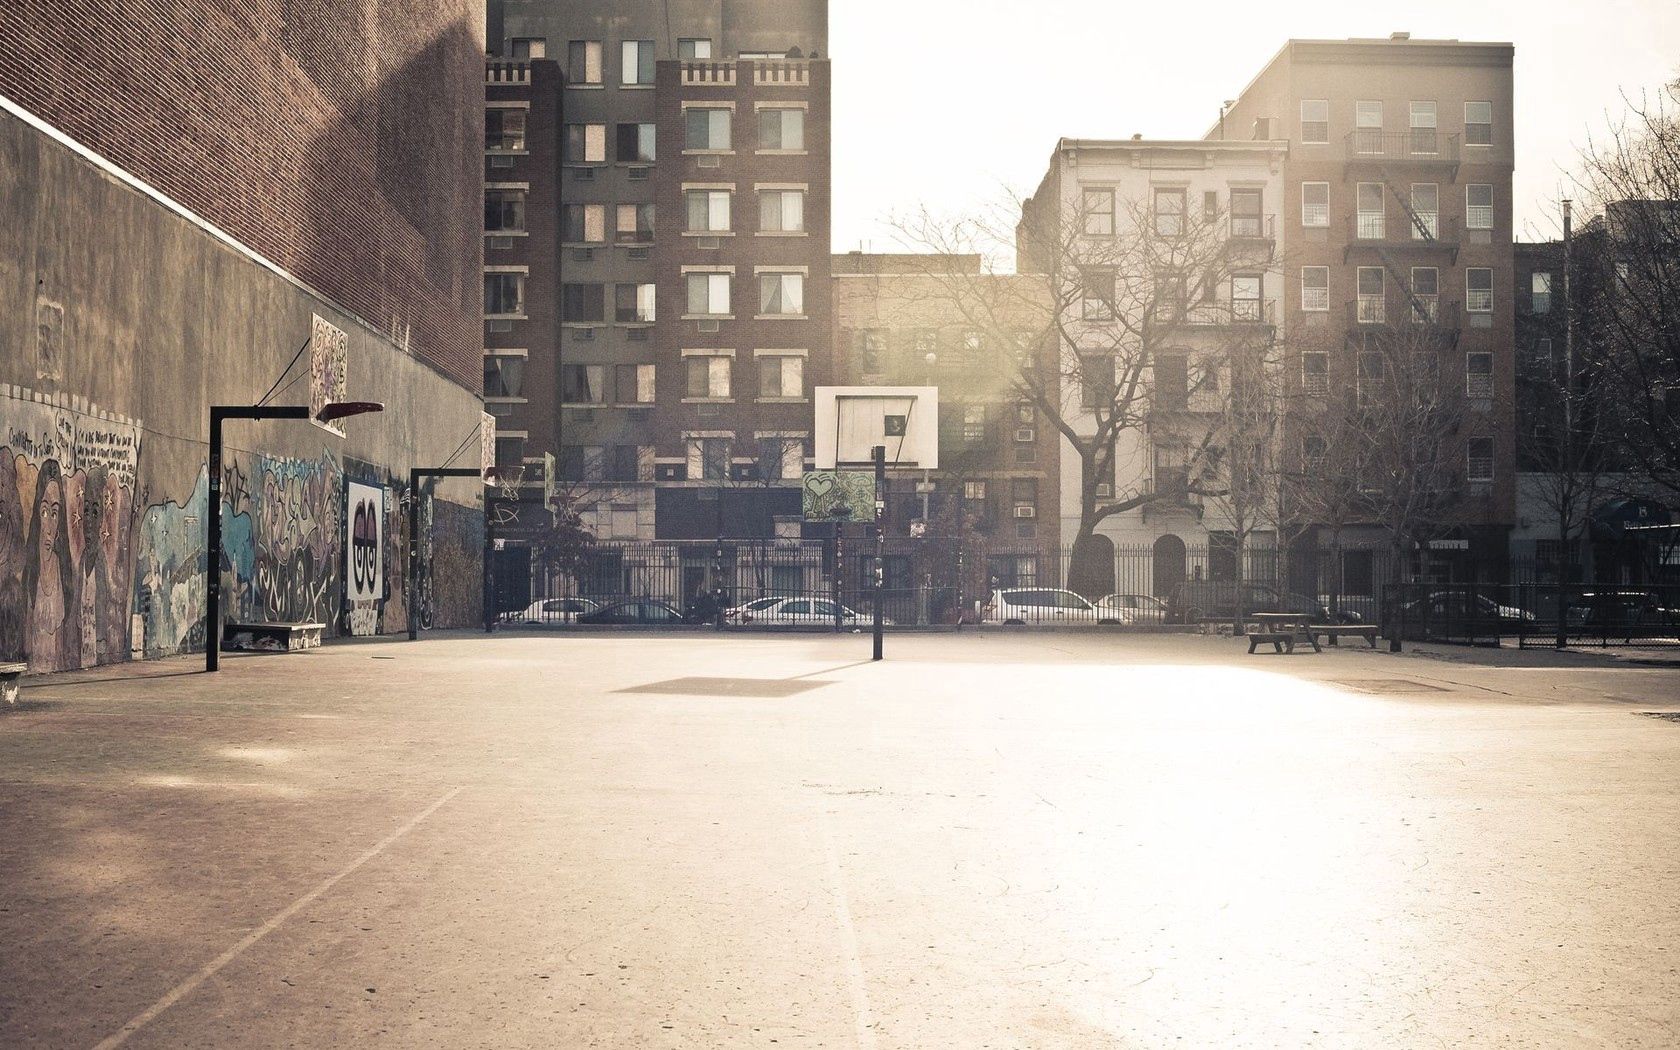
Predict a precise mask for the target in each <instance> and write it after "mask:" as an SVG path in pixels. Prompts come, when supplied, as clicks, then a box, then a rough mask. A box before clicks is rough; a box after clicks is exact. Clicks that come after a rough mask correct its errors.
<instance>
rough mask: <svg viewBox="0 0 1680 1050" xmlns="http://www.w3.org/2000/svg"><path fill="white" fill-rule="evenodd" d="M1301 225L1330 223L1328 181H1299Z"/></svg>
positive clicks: (1325, 224)
mask: <svg viewBox="0 0 1680 1050" xmlns="http://www.w3.org/2000/svg"><path fill="white" fill-rule="evenodd" d="M1301 225H1302V226H1328V225H1330V184H1329V183H1328V182H1303V183H1301Z"/></svg>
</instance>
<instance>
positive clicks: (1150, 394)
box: [896, 200, 1272, 593]
mask: <svg viewBox="0 0 1680 1050" xmlns="http://www.w3.org/2000/svg"><path fill="white" fill-rule="evenodd" d="M1016 216H1019V217H1020V219H1019V222H1018V223H1017V222H1016V221H1015V217H1016ZM896 225H897V228H898V231H899V235H900V237H901V239H902V240H903V241H904V242H905V243H906V244H907V245H908V246H911V247H913V248H915V249H917V250H918V251H923V252H931V253H935V254H936V255H963V254H978V255H980V256H981V257H982V258H984V259H986V260H988V265H986V266H983V267H982V268H981V272H979V273H961V272H949V271H946V272H938V271H934V270H930V271H929V272H928V274H927V277H928V279H929V287H930V288H931V289H933V292H932V294H935V295H937V296H939V297H940V298H941V299H943V300H944V301H945V302H946V304H947V305H948V308H949V309H950V310H951V312H953V313H954V314H956V315H959V316H961V317H963V318H964V320H965V323H966V324H967V326H968V327H969V328H971V329H973V330H975V331H977V332H979V333H982V335H983V336H984V343H985V346H986V347H987V348H988V350H990V351H991V352H992V353H993V355H994V356H993V358H992V361H991V362H990V364H989V367H992V368H995V369H997V370H998V371H999V372H1000V373H1001V374H1007V375H1008V376H1009V377H1010V381H1011V382H1012V383H1013V384H1014V386H1015V389H1016V393H1017V396H1018V397H1019V398H1020V399H1022V400H1024V401H1029V402H1031V403H1032V404H1033V406H1034V407H1035V409H1036V410H1037V411H1038V413H1039V414H1040V415H1041V416H1042V418H1043V419H1045V420H1046V421H1047V422H1048V423H1049V425H1051V426H1052V427H1054V428H1055V429H1056V430H1057V431H1058V432H1059V433H1060V434H1061V436H1062V438H1063V439H1064V441H1065V442H1066V448H1067V449H1070V450H1071V451H1072V453H1073V455H1074V456H1075V457H1076V459H1077V461H1078V463H1079V481H1078V505H1079V524H1078V526H1077V528H1076V530H1075V536H1074V540H1073V551H1072V561H1071V564H1070V566H1069V570H1068V578H1067V581H1066V585H1067V586H1068V587H1069V588H1071V589H1073V590H1076V591H1082V592H1096V593H1101V591H1102V589H1103V588H1104V586H1105V582H1104V581H1106V580H1107V579H1108V578H1109V576H1110V575H1111V573H1112V565H1111V564H1105V562H1107V560H1108V559H1107V558H1106V555H1105V554H1103V553H1102V549H1101V547H1099V545H1097V544H1096V543H1094V542H1093V541H1094V538H1095V536H1096V534H1097V529H1098V526H1099V525H1100V524H1101V523H1102V522H1103V521H1105V520H1107V519H1108V518H1111V517H1113V516H1114V515H1116V514H1121V513H1124V512H1126V511H1130V510H1135V509H1137V508H1139V507H1143V506H1146V505H1149V504H1152V503H1158V502H1165V501H1171V500H1183V499H1185V498H1187V497H1191V496H1198V495H1205V494H1207V493H1208V492H1212V491H1217V487H1216V486H1210V485H1207V484H1204V481H1203V477H1204V473H1205V470H1204V467H1205V466H1206V461H1207V458H1208V456H1209V454H1210V450H1211V449H1212V448H1213V447H1214V435H1213V429H1212V428H1195V427H1187V428H1184V432H1183V437H1184V440H1185V445H1184V446H1183V463H1182V466H1181V468H1180V469H1179V470H1178V471H1175V472H1174V473H1173V474H1172V475H1171V476H1170V477H1159V476H1158V477H1156V478H1155V479H1154V481H1153V483H1149V484H1145V483H1143V479H1130V478H1126V479H1121V478H1117V477H1116V474H1115V463H1116V450H1117V446H1118V444H1119V439H1120V438H1121V436H1122V435H1124V434H1127V433H1139V434H1141V433H1143V432H1144V431H1145V428H1146V427H1147V426H1149V424H1150V422H1151V419H1152V414H1154V416H1155V421H1156V422H1157V423H1160V422H1161V417H1160V416H1159V413H1163V412H1171V411H1175V410H1177V408H1176V405H1169V404H1168V403H1167V401H1166V400H1165V398H1163V397H1162V396H1160V394H1159V392H1158V389H1157V382H1156V380H1157V375H1156V367H1157V364H1158V363H1160V362H1161V361H1162V359H1163V358H1166V357H1168V356H1169V355H1170V356H1171V357H1173V358H1174V359H1175V361H1176V360H1181V358H1180V355H1179V354H1178V353H1177V351H1181V350H1183V349H1184V348H1185V347H1186V345H1187V343H1190V342H1194V343H1195V345H1196V347H1197V350H1198V351H1199V352H1201V353H1203V354H1205V355H1211V356H1212V357H1214V358H1216V359H1219V360H1225V361H1229V360H1233V359H1238V358H1241V357H1243V356H1244V355H1245V351H1252V349H1253V348H1254V347H1256V346H1261V347H1264V346H1269V345H1270V344H1271V342H1272V328H1271V322H1272V318H1271V317H1270V316H1269V312H1268V311H1267V309H1266V307H1267V305H1268V304H1267V303H1265V302H1264V301H1260V300H1253V301H1243V302H1241V303H1238V302H1236V301H1234V300H1231V299H1228V298H1221V297H1219V296H1218V295H1217V294H1216V291H1215V290H1216V289H1220V288H1222V287H1225V286H1226V285H1227V282H1228V279H1229V278H1230V276H1231V275H1232V273H1233V272H1234V271H1235V270H1237V269H1238V268H1243V269H1251V268H1252V266H1253V259H1251V258H1244V256H1243V254H1242V252H1241V251H1240V250H1234V249H1233V242H1232V241H1231V239H1230V237H1229V236H1228V235H1227V229H1226V224H1225V223H1224V221H1223V217H1222V216H1207V215H1204V214H1202V213H1191V214H1178V215H1172V216H1157V215H1155V214H1153V213H1152V212H1151V211H1150V209H1149V208H1148V207H1147V206H1146V205H1145V204H1143V203H1141V202H1137V201H1119V202H1117V205H1116V209H1115V212H1114V213H1111V214H1107V215H1086V214H1078V213H1074V214H1065V213H1064V208H1063V205H1062V202H1060V201H1047V202H1024V201H1020V200H1010V201H1007V202H1005V203H1004V204H1003V205H1002V206H1000V207H998V208H995V209H993V210H991V211H990V212H987V213H985V214H982V215H978V216H972V217H966V218H959V219H955V220H946V219H942V218H939V217H936V216H935V215H933V214H932V213H930V212H928V211H927V210H925V209H924V210H922V211H920V212H917V213H915V214H914V215H912V216H910V217H908V218H906V219H901V220H899V221H898V222H897V224H896ZM1012 248H1018V249H1019V255H1020V258H1019V259H1018V267H1019V268H1020V269H1022V270H1023V271H1028V272H1031V273H1033V274H1034V275H1035V276H1037V277H1038V278H1039V279H1038V280H1036V281H1032V282H1022V281H1006V280H999V279H998V277H999V271H998V270H996V269H995V268H994V267H993V266H992V265H991V264H990V260H995V259H997V258H1002V257H1007V256H1008V254H1009V252H1010V249H1012ZM1191 332H1194V333H1198V334H1197V335H1195V336H1194V337H1193V338H1190V337H1187V333H1191ZM982 367H987V366H982ZM1185 386H1186V384H1183V383H1180V384H1179V389H1178V390H1176V391H1175V392H1174V396H1175V397H1181V396H1182V395H1184V394H1187V393H1188V391H1187V390H1185V389H1184V387H1185ZM1198 430H1199V432H1198ZM1110 486H1112V488H1110Z"/></svg>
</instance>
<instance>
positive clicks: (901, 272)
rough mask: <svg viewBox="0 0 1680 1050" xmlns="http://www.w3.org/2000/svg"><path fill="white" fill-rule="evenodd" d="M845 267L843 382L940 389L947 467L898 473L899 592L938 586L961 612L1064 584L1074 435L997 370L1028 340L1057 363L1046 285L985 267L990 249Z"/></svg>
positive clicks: (853, 257)
mask: <svg viewBox="0 0 1680 1050" xmlns="http://www.w3.org/2000/svg"><path fill="white" fill-rule="evenodd" d="M833 270H834V346H835V361H834V376H835V382H836V383H837V384H838V385H841V386H934V387H938V388H939V400H940V404H939V469H938V470H935V471H929V472H925V474H924V475H921V476H911V477H890V478H889V479H888V484H889V491H888V496H887V518H886V532H887V538H886V561H885V564H884V565H883V571H884V574H885V576H884V579H885V583H886V586H887V587H888V589H890V590H909V589H911V588H913V587H924V586H925V587H927V588H929V589H930V590H931V591H932V592H933V593H935V594H937V595H940V596H942V597H944V598H946V599H947V601H946V604H948V605H949V606H950V607H951V608H955V605H956V604H957V602H958V598H957V594H958V592H961V593H963V594H967V595H969V596H971V597H977V596H980V595H981V594H983V593H985V592H986V591H987V590H989V588H990V587H991V586H992V585H993V581H996V584H997V585H998V586H1030V585H1033V584H1036V583H1048V582H1052V581H1053V580H1054V579H1055V573H1056V568H1057V555H1058V552H1059V549H1060V537H1059V535H1058V530H1057V524H1056V508H1057V506H1058V501H1059V494H1058V485H1059V476H1058V471H1057V449H1058V446H1059V444H1060V440H1061V438H1060V435H1059V433H1058V432H1057V431H1056V429H1055V427H1054V426H1052V425H1050V424H1049V423H1048V421H1047V420H1045V419H1044V418H1042V416H1041V414H1040V413H1039V411H1038V409H1037V407H1036V406H1035V405H1034V403H1033V402H1032V400H1030V399H1029V398H1026V397H1024V396H1023V395H1022V393H1021V390H1020V387H1019V384H1018V383H1017V382H1016V379H1015V375H1014V371H1013V369H1012V368H1000V367H996V362H998V361H999V360H1000V358H1001V359H1004V360H1009V361H1011V362H1012V363H1013V362H1014V361H1015V360H1016V359H1015V357H1014V354H1015V352H1016V349H1017V348H1018V347H1023V346H1024V347H1027V348H1029V349H1030V350H1031V351H1032V352H1033V353H1034V355H1035V356H1034V362H1035V364H1036V366H1037V367H1038V368H1040V369H1041V370H1044V371H1046V372H1048V371H1049V370H1050V369H1052V368H1053V367H1054V363H1055V358H1054V352H1053V347H1051V346H1050V345H1049V343H1048V341H1046V340H1045V339H1043V338H1042V337H1043V334H1044V332H1045V330H1046V325H1045V323H1044V311H1043V308H1042V305H1041V304H1042V303H1043V302H1044V301H1045V300H1046V298H1047V295H1046V291H1045V288H1044V281H1043V279H1042V278H1040V277H1036V276H1031V275H1017V274H985V273H982V268H981V259H980V257H979V256H977V255H931V254H928V255H890V254H888V255H877V254H865V253H862V252H851V253H849V254H846V255H836V256H835V257H834V262H833ZM965 303H968V304H974V303H984V304H985V308H984V309H983V310H977V311H974V312H973V313H969V312H965V310H964V304H965ZM981 315H983V316H981ZM999 341H1006V342H1007V345H1006V346H1003V347H1001V348H1000V347H997V346H994V345H988V344H995V343H997V342H999ZM1000 349H1001V350H1002V353H999V352H996V351H999V350H1000ZM916 522H920V523H921V526H920V527H916V526H915V523H916ZM939 612H940V610H939V609H935V610H933V613H934V615H935V616H937V615H938V613H939Z"/></svg>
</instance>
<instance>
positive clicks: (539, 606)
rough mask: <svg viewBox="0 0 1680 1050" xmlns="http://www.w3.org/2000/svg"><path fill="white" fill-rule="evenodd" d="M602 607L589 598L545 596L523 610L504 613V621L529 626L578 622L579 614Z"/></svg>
mask: <svg viewBox="0 0 1680 1050" xmlns="http://www.w3.org/2000/svg"><path fill="white" fill-rule="evenodd" d="M600 607H601V606H600V603H599V602H595V601H591V600H590V599H588V598H544V599H542V600H541V601H535V602H532V603H531V604H530V605H528V606H526V608H525V610H524V611H523V612H510V613H503V614H502V622H503V623H518V624H525V625H527V626H535V625H539V624H548V625H552V624H565V623H576V622H577V618H578V617H579V616H582V615H584V614H585V613H591V612H594V611H595V610H596V609H599V608H600Z"/></svg>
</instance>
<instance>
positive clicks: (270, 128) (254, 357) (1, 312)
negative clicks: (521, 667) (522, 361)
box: [0, 0, 483, 671]
mask: <svg viewBox="0 0 1680 1050" xmlns="http://www.w3.org/2000/svg"><path fill="white" fill-rule="evenodd" d="M347 6H348V7H349V8H350V9H351V10H352V11H353V13H354V17H353V18H351V19H348V20H346V19H343V18H341V17H338V16H335V15H329V14H328V13H326V12H324V11H298V10H293V11H288V12H286V13H284V14H282V12H280V11H279V10H275V9H259V8H252V7H250V6H249V5H241V4H235V3H227V2H218V0H202V2H194V3H185V2H181V0H140V2H136V3H133V4H126V5H123V8H122V11H121V12H120V14H119V15H117V16H113V15H112V13H111V11H110V10H109V8H108V6H107V5H100V4H91V3H75V2H72V3H64V4H57V5H53V6H52V8H51V11H50V12H48V11H46V10H45V9H41V8H37V9H36V10H33V11H31V12H30V13H29V14H28V15H27V16H26V17H18V16H17V15H15V14H9V15H7V16H5V18H4V26H5V29H4V32H0V96H3V98H0V155H3V156H5V157H6V158H7V160H6V163H5V164H3V165H0V187H3V193H0V201H3V202H4V203H3V204H0V304H3V305H0V347H3V348H4V350H3V353H0V421H3V423H4V426H3V427H0V446H3V447H0V660H13V659H18V658H20V657H21V658H23V659H25V660H27V662H28V663H29V665H30V667H31V668H32V669H33V670H40V671H50V670H60V669H64V668H70V667H80V666H88V665H92V664H97V663H108V662H113V661H120V660H126V659H130V658H137V657H149V656H163V655H170V654H175V653H181V652H187V651H191V650H194V649H200V648H202V647H203V646H204V644H205V639H206V625H205V622H204V614H205V593H206V583H207V571H210V570H214V571H219V573H220V577H221V590H222V593H223V595H224V596H225V597H224V604H223V608H224V610H225V611H226V612H227V616H228V619H229V620H233V621H245V622H250V621H253V620H265V621H272V620H282V621H294V622H295V621H306V622H315V623H321V624H323V625H324V627H325V633H327V634H329V635H331V634H344V633H374V632H390V631H400V630H404V629H406V626H407V620H408V618H409V615H410V614H411V613H414V614H416V615H418V617H419V618H420V619H421V621H422V622H426V623H431V624H435V625H438V626H443V625H448V624H466V623H471V622H474V621H475V620H476V619H477V617H478V614H479V610H480V594H481V591H480V586H479V580H480V573H479V566H480V564H481V562H480V552H481V545H482V539H481V537H482V527H481V522H482V510H481V506H480V498H481V496H480V490H481V489H482V485H479V484H477V483H474V482H471V481H456V482H451V483H448V484H443V485H439V486H437V487H436V488H435V490H428V492H427V493H425V494H421V495H422V496H423V497H424V498H421V499H418V500H416V499H415V498H414V496H415V495H416V494H414V493H410V492H408V491H407V479H408V472H409V470H410V469H411V468H413V467H416V466H427V465H436V464H439V463H442V462H444V461H446V460H448V459H449V458H450V457H451V456H452V455H457V454H460V453H462V450H463V449H465V448H468V447H475V446H476V443H477V441H478V434H479V422H478V421H479V418H480V411H481V400H480V395H479V373H478V371H477V358H478V356H479V346H478V343H479V340H478V338H477V336H476V335H475V331H474V330H475V327H476V326H477V324H478V311H479V301H478V298H479V288H478V285H479V255H478V252H479V237H480V233H479V230H478V229H477V222H476V218H477V215H476V212H477V209H476V206H475V202H476V201H477V200H478V196H479V193H480V178H479V172H478V170H477V164H476V162H475V159H474V153H475V145H474V144H475V143H476V142H477V140H478V137H479V136H480V134H481V133H482V128H481V120H482V114H483V107H482V102H481V98H482V96H481V90H482V88H481V84H482V79H481V73H482V48H483V37H482V32H481V30H480V26H481V22H480V17H481V8H480V6H479V5H478V4H476V3H473V2H470V0H459V2H444V3H431V2H427V3H390V4H387V3H378V4H375V3H361V4H351V5H347ZM317 338H318V339H319V340H320V341H322V342H325V343H329V344H336V345H341V346H342V347H343V348H344V357H345V364H346V372H347V395H348V396H349V397H350V398H351V399H354V400H372V401H379V402H381V403H383V404H384V406H385V410H384V411H383V412H382V413H381V414H379V415H373V416H363V417H359V418H355V419H351V420H348V421H346V423H345V424H344V427H343V429H344V431H345V434H344V435H343V436H339V435H335V434H329V433H327V432H325V431H322V430H319V429H315V428H314V427H311V426H310V425H308V424H306V423H301V422H277V421H268V422H262V423H249V424H230V425H229V427H228V434H227V438H228V445H229V450H230V451H229V453H228V455H227V456H226V458H225V459H224V462H223V471H222V475H221V476H220V477H218V478H216V479H214V483H212V479H210V478H209V477H208V476H207V464H208V456H207V441H206V438H207V433H208V416H209V409H210V406H212V405H251V404H255V403H257V402H259V401H262V400H264V399H267V400H268V401H269V403H272V404H282V405H285V404H290V405H299V404H307V403H308V402H309V400H310V390H311V385H310V382H309V378H310V367H309V366H310V362H309V359H308V358H307V357H306V356H305V355H306V352H307V350H308V349H309V347H310V345H311V342H312V340H316V339H317ZM466 454H467V455H468V456H469V458H468V459H467V460H466V461H465V462H468V463H472V462H473V460H472V459H471V458H470V457H471V454H470V453H466ZM218 496H219V498H217V497H218ZM212 500H215V503H213V502H212ZM352 502H354V504H355V507H354V509H353V508H352V505H351V504H352ZM216 503H219V507H217V506H216V505H215V504H216ZM7 508H9V509H10V511H9V512H8V510H7ZM212 513H219V514H220V515H221V517H222V519H223V521H224V524H225V530H224V538H225V543H224V548H223V558H222V561H221V564H220V565H219V566H209V565H208V561H209V559H208V554H207V546H206V537H205V524H204V523H205V522H206V520H207V519H208V516H209V515H210V514H212ZM415 513H419V514H420V515H422V516H423V519H424V521H425V522H426V524H427V527H426V528H425V529H423V530H422V531H421V535H422V544H423V549H422V551H421V552H419V553H420V554H421V565H422V575H421V577H420V578H419V579H418V580H415V581H411V579H410V575H409V572H408V565H409V561H408V553H409V552H408V550H407V547H406V537H407V535H408V524H409V522H410V519H411V516H412V515H413V514H415ZM357 517H359V518H360V526H361V527H360V529H359V530H358V531H357V537H358V539H357V542H355V543H352V538H351V535H350V530H351V528H352V527H353V526H354V525H355V524H356V520H355V519H356V518H357ZM375 526H377V527H375ZM370 544H371V547H372V549H371V550H370V549H369V545H370ZM353 547H354V550H355V553H356V555H357V557H355V558H351V557H350V552H351V550H352V548H353ZM375 570H376V571H375ZM410 582H413V583H415V584H416V585H417V588H418V593H419V595H420V599H421V608H418V609H416V608H413V607H411V606H409V605H408V603H407V601H406V594H405V590H406V587H407V585H408V584H409V583H410ZM353 596H355V597H353Z"/></svg>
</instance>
